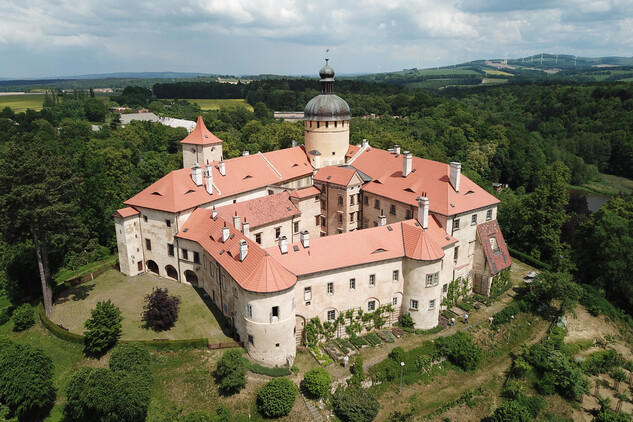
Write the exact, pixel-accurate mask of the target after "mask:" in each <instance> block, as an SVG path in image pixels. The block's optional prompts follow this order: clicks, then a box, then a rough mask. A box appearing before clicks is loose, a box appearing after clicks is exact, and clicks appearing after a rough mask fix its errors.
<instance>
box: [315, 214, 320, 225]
mask: <svg viewBox="0 0 633 422" xmlns="http://www.w3.org/2000/svg"><path fill="white" fill-rule="evenodd" d="M320 222H321V216H320V215H317V216H315V217H314V224H315V225H316V226H319V225H320V224H319V223H320Z"/></svg>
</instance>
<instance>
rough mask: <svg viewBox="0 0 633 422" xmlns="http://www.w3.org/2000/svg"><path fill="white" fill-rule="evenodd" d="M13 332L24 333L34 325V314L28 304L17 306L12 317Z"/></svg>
mask: <svg viewBox="0 0 633 422" xmlns="http://www.w3.org/2000/svg"><path fill="white" fill-rule="evenodd" d="M11 319H12V320H13V331H24V330H27V329H29V328H31V327H32V326H33V325H34V324H35V312H34V311H33V307H32V306H31V305H29V304H28V303H25V304H23V305H20V306H18V307H17V308H16V309H15V311H13V315H12V316H11Z"/></svg>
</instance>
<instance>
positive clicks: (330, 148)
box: [303, 59, 351, 169]
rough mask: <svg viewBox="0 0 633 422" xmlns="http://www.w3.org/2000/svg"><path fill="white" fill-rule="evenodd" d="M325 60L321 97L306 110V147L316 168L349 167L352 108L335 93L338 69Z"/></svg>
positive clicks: (312, 100) (322, 70) (317, 97)
mask: <svg viewBox="0 0 633 422" xmlns="http://www.w3.org/2000/svg"><path fill="white" fill-rule="evenodd" d="M328 60H329V59H325V66H323V68H321V70H320V71H319V76H320V77H321V81H320V82H321V94H319V95H317V96H316V97H314V98H313V99H311V100H310V102H308V104H307V105H306V108H305V111H304V117H303V123H304V128H305V148H306V153H307V154H308V158H309V159H310V163H311V164H312V166H313V167H314V168H316V169H320V168H322V167H325V166H329V165H341V164H345V154H346V153H347V149H348V147H349V121H350V119H351V114H350V111H349V106H348V105H347V103H346V102H345V100H343V99H342V98H341V97H339V96H338V95H336V94H334V69H332V68H331V67H330V65H329V64H328Z"/></svg>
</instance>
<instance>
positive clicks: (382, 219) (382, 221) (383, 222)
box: [378, 210, 387, 226]
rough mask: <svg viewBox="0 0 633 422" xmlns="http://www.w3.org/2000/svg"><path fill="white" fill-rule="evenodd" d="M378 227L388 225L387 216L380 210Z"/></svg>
mask: <svg viewBox="0 0 633 422" xmlns="http://www.w3.org/2000/svg"><path fill="white" fill-rule="evenodd" d="M378 225H379V226H386V225H387V216H386V215H384V213H383V212H382V210H380V215H379V216H378Z"/></svg>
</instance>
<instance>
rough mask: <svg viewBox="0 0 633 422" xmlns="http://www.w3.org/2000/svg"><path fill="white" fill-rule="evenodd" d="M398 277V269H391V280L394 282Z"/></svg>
mask: <svg viewBox="0 0 633 422" xmlns="http://www.w3.org/2000/svg"><path fill="white" fill-rule="evenodd" d="M399 277H400V271H398V270H393V275H392V277H391V278H392V280H393V281H394V282H396V281H398V279H399Z"/></svg>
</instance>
